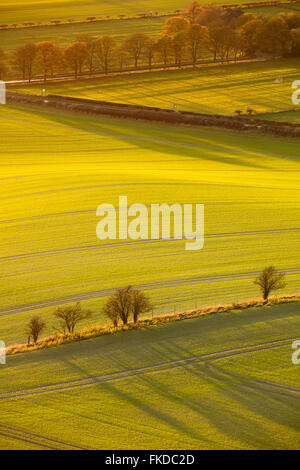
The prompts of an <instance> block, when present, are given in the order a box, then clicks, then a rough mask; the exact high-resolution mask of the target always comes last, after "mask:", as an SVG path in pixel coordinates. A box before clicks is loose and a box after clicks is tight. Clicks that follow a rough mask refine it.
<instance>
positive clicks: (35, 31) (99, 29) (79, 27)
mask: <svg viewBox="0 0 300 470" xmlns="http://www.w3.org/2000/svg"><path fill="white" fill-rule="evenodd" d="M0 11H1V6H0ZM245 11H246V12H249V13H253V14H257V15H262V14H263V15H264V16H272V15H277V14H278V13H281V12H284V13H287V12H289V11H290V12H294V7H292V9H291V10H289V9H282V8H280V7H278V8H277V7H265V8H257V9H255V8H253V9H249V10H245ZM298 12H300V9H299V10H298ZM134 13H135V12H133V13H132V14H134ZM166 19H167V17H165V16H163V17H156V16H153V17H152V18H151V17H150V18H140V19H126V20H118V19H112V20H110V21H101V22H90V23H74V24H72V23H70V24H68V23H66V24H60V25H56V26H53V25H50V26H47V25H43V26H38V27H34V28H17V29H7V30H5V29H3V30H0V41H1V48H2V49H3V50H4V51H5V52H6V53H10V52H12V51H13V50H14V49H15V48H16V47H18V46H21V45H24V44H25V43H27V42H39V41H53V42H55V43H56V44H58V45H59V47H61V48H64V47H66V45H67V44H70V42H72V41H75V40H76V39H77V38H78V37H79V36H84V35H89V36H94V37H98V36H100V35H102V34H109V35H113V36H114V37H115V39H116V40H117V41H118V42H121V41H123V40H124V38H125V37H127V36H129V35H130V34H133V33H144V34H148V35H150V36H159V35H160V33H161V32H162V29H163V25H164V22H165V21H166Z"/></svg>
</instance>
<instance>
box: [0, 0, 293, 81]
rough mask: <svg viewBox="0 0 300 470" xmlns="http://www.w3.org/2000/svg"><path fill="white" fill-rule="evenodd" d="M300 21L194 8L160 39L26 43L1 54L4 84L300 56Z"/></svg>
mask: <svg viewBox="0 0 300 470" xmlns="http://www.w3.org/2000/svg"><path fill="white" fill-rule="evenodd" d="M299 55H300V15H297V14H294V13H288V14H284V13H280V14H278V15H277V16H273V17H268V18H266V17H264V16H260V17H257V16H254V15H252V14H250V13H244V12H243V11H242V10H241V9H240V8H227V9H226V8H224V7H222V6H218V5H214V4H212V5H199V4H198V2H193V3H192V4H191V5H190V6H189V7H188V8H187V9H186V10H185V11H183V12H182V13H181V15H178V16H174V17H171V18H168V19H167V20H166V22H165V24H164V26H163V30H162V32H161V34H160V35H159V36H158V37H157V38H152V37H150V36H148V35H146V34H142V33H135V34H132V35H129V36H128V37H127V38H125V40H124V41H123V42H122V43H121V44H118V43H117V42H116V40H115V38H114V36H112V35H102V36H99V37H92V36H87V35H85V36H80V37H78V38H77V39H76V40H75V41H73V42H72V43H71V44H69V45H68V46H67V47H66V48H65V49H64V50H61V49H60V48H59V46H58V45H57V44H55V43H53V42H50V41H41V42H38V43H27V44H24V45H23V46H19V47H17V48H16V49H15V50H14V51H13V52H12V54H11V55H10V56H6V55H5V53H4V52H3V51H1V50H0V78H1V79H3V78H5V76H7V74H8V72H9V71H10V74H11V72H12V73H15V74H16V73H17V74H18V76H21V77H22V78H23V79H24V80H28V81H30V80H31V79H32V78H33V77H41V76H42V77H43V79H44V80H45V81H46V80H47V78H49V77H52V76H54V75H57V74H60V75H62V74H70V73H72V74H74V76H75V78H77V77H78V75H80V74H81V73H90V74H94V73H99V72H103V73H105V74H107V73H108V72H111V71H123V70H125V69H138V68H147V69H149V70H151V69H152V67H153V66H154V64H163V65H164V66H169V65H175V66H178V67H180V66H182V65H183V64H187V63H189V64H192V65H196V64H197V63H198V62H199V60H200V59H203V58H204V57H207V56H210V57H213V60H214V61H221V62H225V61H228V60H235V61H236V60H237V59H238V58H242V57H257V56H269V57H275V56H281V57H282V56H283V57H288V56H289V57H291V56H299Z"/></svg>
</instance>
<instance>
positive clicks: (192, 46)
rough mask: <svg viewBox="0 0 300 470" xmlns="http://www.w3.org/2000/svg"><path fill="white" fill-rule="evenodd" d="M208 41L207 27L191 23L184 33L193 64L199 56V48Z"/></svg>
mask: <svg viewBox="0 0 300 470" xmlns="http://www.w3.org/2000/svg"><path fill="white" fill-rule="evenodd" d="M207 43H208V29H207V27H206V26H200V25H199V24H192V25H191V26H190V27H189V29H188V31H187V33H186V45H187V49H188V51H189V53H190V55H191V58H192V62H193V65H194V66H195V65H196V62H197V60H198V58H199V56H200V53H201V48H202V47H203V46H204V45H206V44H207Z"/></svg>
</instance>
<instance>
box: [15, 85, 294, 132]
mask: <svg viewBox="0 0 300 470" xmlns="http://www.w3.org/2000/svg"><path fill="white" fill-rule="evenodd" d="M7 102H8V103H28V104H36V105H41V106H44V107H52V108H57V109H62V110H66V111H72V112H73V111H79V112H83V113H87V114H101V115H109V116H113V117H121V118H131V119H141V120H146V121H156V122H166V123H171V124H187V125H193V126H207V127H219V128H225V129H235V130H240V131H247V132H249V131H256V132H260V133H264V134H271V135H275V136H288V137H300V124H292V123H288V122H276V121H266V120H261V119H251V118H247V117H244V116H240V117H237V116H224V115H219V114H213V115H212V114H200V113H192V112H188V111H179V112H176V111H173V110H168V109H162V108H151V107H147V106H138V105H137V106H135V105H127V104H123V103H111V102H107V101H94V100H88V99H81V98H71V97H65V96H56V95H49V96H47V97H46V98H45V97H41V96H34V95H25V94H21V93H11V92H9V93H7Z"/></svg>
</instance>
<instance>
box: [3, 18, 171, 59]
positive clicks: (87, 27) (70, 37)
mask: <svg viewBox="0 0 300 470" xmlns="http://www.w3.org/2000/svg"><path fill="white" fill-rule="evenodd" d="M165 21H166V17H158V18H156V17H153V18H147V19H130V20H124V21H120V20H111V21H102V22H96V23H75V24H62V25H57V26H40V27H36V28H22V29H21V28H20V29H7V30H2V31H0V40H1V47H2V49H3V50H5V52H7V53H9V52H11V51H13V50H14V49H15V48H16V47H18V46H21V45H23V44H24V43H27V42H38V41H53V42H55V43H56V44H58V45H59V46H60V47H61V48H64V47H66V45H67V44H70V42H72V41H75V40H76V39H77V38H78V37H79V36H83V35H84V36H85V35H89V36H95V37H98V36H101V35H102V34H111V35H113V36H114V37H115V38H116V40H117V41H119V42H121V41H122V40H123V39H124V38H125V37H127V36H129V35H130V34H133V33H144V34H148V35H150V36H158V35H159V34H160V33H161V31H162V28H163V25H164V22H165Z"/></svg>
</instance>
